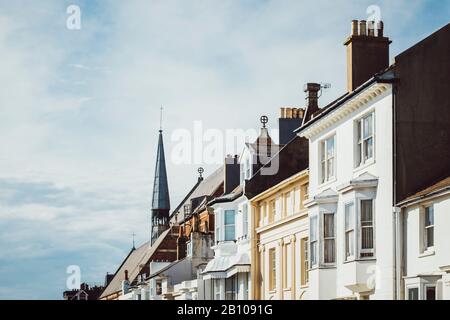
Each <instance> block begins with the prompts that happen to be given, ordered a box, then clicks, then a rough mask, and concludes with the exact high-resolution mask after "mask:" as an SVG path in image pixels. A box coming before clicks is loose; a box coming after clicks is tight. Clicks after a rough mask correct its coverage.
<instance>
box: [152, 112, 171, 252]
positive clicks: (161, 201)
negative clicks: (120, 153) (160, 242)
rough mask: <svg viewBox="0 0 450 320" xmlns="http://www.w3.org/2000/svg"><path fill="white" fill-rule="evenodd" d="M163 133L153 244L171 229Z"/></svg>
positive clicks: (155, 199)
mask: <svg viewBox="0 0 450 320" xmlns="http://www.w3.org/2000/svg"><path fill="white" fill-rule="evenodd" d="M161 110H162V108H161ZM162 132H163V131H162V128H160V130H159V138H158V151H157V155H156V167H155V178H154V179H155V180H154V182H153V199H152V234H151V242H152V244H153V243H154V242H155V240H156V239H158V237H159V235H160V234H161V233H162V232H164V231H165V230H167V228H168V227H169V211H170V198H169V185H168V183H167V171H166V159H165V155H164V143H163V134H162Z"/></svg>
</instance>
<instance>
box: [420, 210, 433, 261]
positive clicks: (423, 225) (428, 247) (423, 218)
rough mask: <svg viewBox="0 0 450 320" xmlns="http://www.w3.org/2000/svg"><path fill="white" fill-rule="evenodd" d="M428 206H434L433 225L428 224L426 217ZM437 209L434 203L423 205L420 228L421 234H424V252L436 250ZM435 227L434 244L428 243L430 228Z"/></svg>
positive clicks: (422, 246)
mask: <svg viewBox="0 0 450 320" xmlns="http://www.w3.org/2000/svg"><path fill="white" fill-rule="evenodd" d="M428 208H432V210H433V224H431V225H428V226H427V225H426V223H427V222H426V218H427V209H428ZM435 216H436V215H435V211H434V205H433V204H426V205H424V206H423V208H422V210H421V223H420V225H421V230H420V234H421V235H422V237H421V238H422V245H421V248H422V253H423V252H429V251H434V245H435V244H434V242H435V240H436V239H435ZM430 228H431V229H433V245H432V246H431V245H429V243H428V233H427V231H428V229H430Z"/></svg>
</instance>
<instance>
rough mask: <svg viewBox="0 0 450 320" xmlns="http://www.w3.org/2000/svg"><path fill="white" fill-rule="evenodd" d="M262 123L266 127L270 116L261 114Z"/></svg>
mask: <svg viewBox="0 0 450 320" xmlns="http://www.w3.org/2000/svg"><path fill="white" fill-rule="evenodd" d="M260 120H261V123H262V125H263V128H265V127H266V124H267V122H269V118H268V117H267V116H261V119H260Z"/></svg>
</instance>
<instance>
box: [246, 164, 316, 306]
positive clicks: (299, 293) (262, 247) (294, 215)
mask: <svg viewBox="0 0 450 320" xmlns="http://www.w3.org/2000/svg"><path fill="white" fill-rule="evenodd" d="M308 177H309V172H308V170H304V171H302V172H300V173H298V174H296V175H294V176H292V177H290V178H288V179H286V180H284V181H282V182H280V183H279V184H277V185H276V186H274V187H272V188H270V189H268V190H266V191H264V192H263V193H261V194H259V195H258V196H256V197H254V198H253V199H252V200H251V202H250V203H251V207H252V218H251V221H252V222H253V223H254V227H252V230H253V235H252V239H254V241H252V261H253V263H252V272H251V275H252V289H253V290H252V292H254V294H253V296H252V298H253V299H256V300H260V299H263V300H300V299H307V298H308V290H307V289H308V251H307V250H308V232H309V231H308V212H307V210H306V208H305V206H304V201H305V200H306V199H307V197H308V188H309V180H308Z"/></svg>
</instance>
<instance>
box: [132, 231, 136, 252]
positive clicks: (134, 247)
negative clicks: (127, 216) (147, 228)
mask: <svg viewBox="0 0 450 320" xmlns="http://www.w3.org/2000/svg"><path fill="white" fill-rule="evenodd" d="M132 236H133V250H134V249H136V246H135V245H134V237H135V236H136V234H135V233H134V232H133V234H132Z"/></svg>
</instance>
